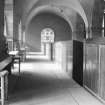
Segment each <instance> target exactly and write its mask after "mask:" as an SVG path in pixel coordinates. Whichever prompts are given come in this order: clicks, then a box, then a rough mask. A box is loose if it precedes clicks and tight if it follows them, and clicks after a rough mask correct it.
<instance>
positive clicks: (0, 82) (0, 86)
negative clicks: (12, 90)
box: [0, 70, 8, 105]
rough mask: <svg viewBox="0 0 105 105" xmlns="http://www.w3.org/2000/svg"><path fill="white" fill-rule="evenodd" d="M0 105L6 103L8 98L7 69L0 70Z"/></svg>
mask: <svg viewBox="0 0 105 105" xmlns="http://www.w3.org/2000/svg"><path fill="white" fill-rule="evenodd" d="M0 90H1V91H0V93H1V97H0V103H1V104H0V105H6V101H7V99H8V71H6V70H4V71H1V72H0Z"/></svg>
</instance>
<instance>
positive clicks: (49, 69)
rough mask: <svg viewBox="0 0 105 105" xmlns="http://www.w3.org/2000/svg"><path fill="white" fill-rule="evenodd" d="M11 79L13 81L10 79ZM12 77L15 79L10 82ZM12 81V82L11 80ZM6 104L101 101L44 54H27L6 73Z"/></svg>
mask: <svg viewBox="0 0 105 105" xmlns="http://www.w3.org/2000/svg"><path fill="white" fill-rule="evenodd" d="M11 81H12V82H11ZM13 81H14V82H13ZM11 83H12V84H11ZM9 105H103V104H101V103H100V102H99V101H98V100H97V99H96V98H95V97H93V96H92V95H91V94H90V93H88V92H87V91H86V90H85V89H83V88H82V87H81V86H79V85H78V84H77V83H76V82H75V81H73V80H72V78H71V77H69V75H68V74H67V73H66V72H64V71H62V70H61V69H60V67H59V65H57V64H56V63H55V62H51V61H49V60H48V59H46V57H44V56H41V55H40V57H39V56H37V57H36V56H29V57H27V60H26V61H25V62H22V64H21V74H20V76H18V65H17V64H16V65H15V69H14V70H13V75H12V76H11V77H9Z"/></svg>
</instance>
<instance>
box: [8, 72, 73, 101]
mask: <svg viewBox="0 0 105 105" xmlns="http://www.w3.org/2000/svg"><path fill="white" fill-rule="evenodd" d="M71 81H72V80H68V79H62V80H61V79H57V78H50V77H46V76H43V75H40V74H33V73H29V72H25V73H24V72H23V73H21V75H20V76H19V77H18V76H16V75H12V76H9V101H10V102H19V101H23V100H27V99H32V98H38V97H43V96H49V95H51V94H54V95H56V94H57V93H60V92H61V91H64V90H66V89H67V88H70V86H71V87H73V82H71ZM74 85H75V83H74Z"/></svg>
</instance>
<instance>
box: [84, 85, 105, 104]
mask: <svg viewBox="0 0 105 105" xmlns="http://www.w3.org/2000/svg"><path fill="white" fill-rule="evenodd" d="M84 88H85V89H86V90H87V91H88V92H89V93H91V94H92V95H93V96H95V97H96V98H97V99H98V100H99V101H100V102H102V103H103V104H105V101H104V100H103V99H102V98H101V97H99V96H98V95H97V94H95V93H94V92H93V91H92V90H91V89H89V88H88V87H87V86H86V85H84Z"/></svg>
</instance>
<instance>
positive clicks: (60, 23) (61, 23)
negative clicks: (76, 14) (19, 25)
mask: <svg viewBox="0 0 105 105" xmlns="http://www.w3.org/2000/svg"><path fill="white" fill-rule="evenodd" d="M46 27H48V28H51V29H53V30H54V33H55V42H57V41H65V40H71V39H72V30H71V27H70V24H69V23H68V22H67V21H66V20H65V19H63V18H62V17H60V16H58V15H56V14H54V13H50V12H43V13H40V14H38V15H36V16H35V17H33V18H32V20H31V22H30V24H29V25H28V28H27V32H26V42H27V45H29V46H30V51H31V52H40V51H41V31H42V30H43V29H44V28H46ZM33 45H34V46H33Z"/></svg>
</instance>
